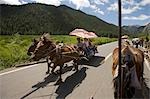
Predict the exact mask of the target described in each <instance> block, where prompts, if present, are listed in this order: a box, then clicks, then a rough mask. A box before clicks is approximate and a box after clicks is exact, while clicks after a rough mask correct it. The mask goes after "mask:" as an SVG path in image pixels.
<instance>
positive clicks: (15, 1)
mask: <svg viewBox="0 0 150 99" xmlns="http://www.w3.org/2000/svg"><path fill="white" fill-rule="evenodd" d="M0 4H10V5H21V2H20V1H19V0H0Z"/></svg>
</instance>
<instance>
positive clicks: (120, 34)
mask: <svg viewBox="0 0 150 99" xmlns="http://www.w3.org/2000/svg"><path fill="white" fill-rule="evenodd" d="M121 17H122V16H121V0H118V25H119V26H118V29H119V30H118V31H119V33H118V46H119V52H118V53H119V56H118V57H119V75H118V76H119V82H120V83H119V96H118V99H122V91H123V90H122V79H123V78H122V69H121V36H122V29H121V28H122V27H121V26H122V25H121V24H122V20H121Z"/></svg>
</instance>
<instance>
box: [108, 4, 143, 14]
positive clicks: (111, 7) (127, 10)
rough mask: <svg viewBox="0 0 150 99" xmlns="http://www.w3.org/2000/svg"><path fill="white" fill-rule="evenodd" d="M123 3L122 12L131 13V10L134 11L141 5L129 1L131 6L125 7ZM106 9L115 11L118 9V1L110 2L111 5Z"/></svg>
mask: <svg viewBox="0 0 150 99" xmlns="http://www.w3.org/2000/svg"><path fill="white" fill-rule="evenodd" d="M124 5H125V4H124ZM124 5H123V6H122V14H131V13H133V12H135V11H137V10H139V9H141V7H140V6H139V5H137V4H135V5H132V3H131V5H132V6H130V7H127V8H125V6H124ZM107 10H108V11H116V12H117V11H118V3H117V2H115V3H113V4H111V5H110V6H109V7H108V8H107Z"/></svg>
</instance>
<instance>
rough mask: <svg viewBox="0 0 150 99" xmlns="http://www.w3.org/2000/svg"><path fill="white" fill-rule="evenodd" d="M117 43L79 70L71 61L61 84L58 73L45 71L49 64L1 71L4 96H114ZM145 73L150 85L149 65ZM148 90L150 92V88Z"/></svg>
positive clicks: (4, 98) (14, 98)
mask: <svg viewBox="0 0 150 99" xmlns="http://www.w3.org/2000/svg"><path fill="white" fill-rule="evenodd" d="M116 46H117V42H113V43H109V44H105V45H101V46H99V47H98V51H99V53H98V54H97V55H96V57H94V58H93V59H92V60H90V62H83V65H80V71H79V72H75V71H73V70H71V69H72V64H71V63H69V64H68V65H69V66H68V67H67V66H66V67H65V69H64V70H65V71H64V74H63V82H64V83H62V84H60V85H54V84H55V83H56V81H57V79H58V76H54V75H51V74H49V75H46V74H45V72H46V70H47V64H46V63H42V64H36V65H32V66H30V67H23V68H17V69H15V70H13V71H10V72H7V73H1V74H0V99H20V98H21V99H64V98H66V99H90V97H93V98H94V99H113V86H112V75H111V65H112V58H111V54H110V53H111V52H112V51H113V49H114V48H115V47H116ZM70 70H71V71H70ZM144 74H145V75H144V76H145V78H146V81H147V82H146V83H147V85H148V87H149V88H150V70H149V69H148V68H147V66H146V65H145V69H144ZM148 87H147V88H148ZM145 90H146V92H147V93H146V94H147V95H148V94H149V93H148V90H149V89H145Z"/></svg>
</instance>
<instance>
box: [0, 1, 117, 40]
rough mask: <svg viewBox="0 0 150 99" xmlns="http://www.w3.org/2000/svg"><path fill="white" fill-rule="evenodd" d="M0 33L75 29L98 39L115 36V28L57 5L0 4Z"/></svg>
mask: <svg viewBox="0 0 150 99" xmlns="http://www.w3.org/2000/svg"><path fill="white" fill-rule="evenodd" d="M0 8H1V10H0V13H1V16H0V18H1V21H0V34H3V35H6V34H8V35H10V34H15V33H19V34H43V32H48V33H50V34H68V33H69V32H70V31H72V30H74V29H75V28H84V29H86V30H88V31H94V32H96V33H97V35H99V36H109V37H117V35H118V34H117V33H118V32H117V26H115V25H112V24H109V23H106V22H104V21H103V20H101V19H99V18H97V17H95V16H91V15H87V14H85V13H83V12H81V11H79V10H74V9H72V8H70V7H67V6H64V5H61V6H59V7H55V6H52V5H45V4H37V3H36V4H35V3H33V4H26V5H4V4H1V5H0Z"/></svg>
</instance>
